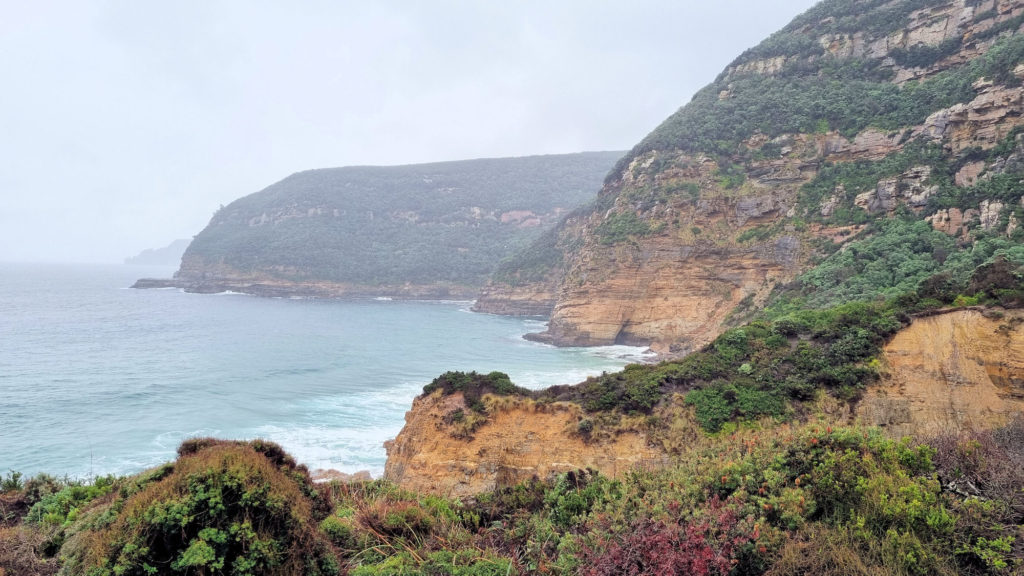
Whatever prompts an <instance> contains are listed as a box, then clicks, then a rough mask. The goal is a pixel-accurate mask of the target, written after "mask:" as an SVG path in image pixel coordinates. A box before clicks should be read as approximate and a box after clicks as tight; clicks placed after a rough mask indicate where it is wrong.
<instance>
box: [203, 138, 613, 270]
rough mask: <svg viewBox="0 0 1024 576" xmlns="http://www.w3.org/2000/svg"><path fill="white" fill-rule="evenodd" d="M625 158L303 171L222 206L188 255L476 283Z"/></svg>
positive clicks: (207, 261)
mask: <svg viewBox="0 0 1024 576" xmlns="http://www.w3.org/2000/svg"><path fill="white" fill-rule="evenodd" d="M620 155H621V153H617V152H598V153H584V154H572V155H561V156H535V157H526V158H508V159H497V160H471V161H464V162H445V163H438V164H423V165H415V166H395V167H350V168H332V169H324V170H311V171H307V172H301V173H298V174H294V175H292V176H289V177H288V178H286V179H284V180H282V181H281V182H278V183H277V184H274V185H272V186H270V187H268V188H266V189H264V190H262V191H260V192H257V193H255V194H251V195H249V196H246V197H244V198H241V199H239V200H236V201H235V202H232V203H231V204H229V205H228V206H226V207H224V208H222V209H221V210H219V211H218V212H217V214H215V215H214V217H213V219H212V220H211V222H210V224H209V225H208V226H207V227H206V228H205V229H204V230H203V231H202V232H200V233H199V235H197V236H196V238H195V239H194V240H193V242H192V244H191V245H190V246H189V248H188V250H187V252H186V255H185V259H186V261H189V262H192V264H193V265H198V266H200V267H201V266H216V267H220V266H224V267H227V268H228V269H234V270H237V271H239V272H242V273H251V272H255V273H259V274H262V275H268V276H270V277H277V278H283V279H287V280H296V281H315V280H330V281H336V282H350V283H355V284H361V285H371V286H375V285H382V284H387V285H395V284H397V285H401V284H404V283H406V282H412V283H419V284H430V283H450V284H455V285H461V286H480V285H482V284H483V283H484V282H485V281H486V279H487V276H488V275H489V274H490V273H491V272H493V271H494V270H495V268H496V266H497V264H498V262H500V261H502V260H503V259H504V258H506V257H509V256H510V255H512V254H513V253H514V252H515V251H516V250H517V249H519V248H525V247H526V246H528V245H529V244H530V243H531V242H532V241H534V240H536V239H537V238H538V237H539V236H540V234H541V233H542V232H543V231H544V230H547V229H549V228H550V227H551V226H553V225H554V224H555V222H556V220H557V216H558V215H560V213H561V212H562V211H564V210H566V209H571V208H574V207H576V206H579V205H581V204H583V203H585V202H587V201H589V200H591V199H593V198H594V195H595V194H596V192H597V190H598V188H599V187H600V183H601V179H602V178H603V177H604V175H605V173H606V172H607V171H608V169H609V167H610V166H611V165H612V163H613V162H614V161H615V160H616V159H617V158H618V157H619V156H620ZM516 212H520V213H525V212H532V213H533V214H536V215H538V216H539V217H541V218H542V219H543V222H541V221H539V220H538V221H537V222H529V223H527V222H526V220H529V219H530V218H531V217H530V216H524V217H523V218H525V219H526V220H520V219H517V218H518V216H517V215H516V214H515V213H516ZM503 215H509V216H508V217H507V218H506V221H505V222H502V220H501V217H502V216H503ZM534 223H537V224H541V225H538V226H533V225H532V224H534ZM546 257H548V255H542V258H546ZM201 271H202V269H200V270H195V269H188V270H184V271H183V272H184V274H185V276H188V274H189V273H194V274H198V273H199V272H201Z"/></svg>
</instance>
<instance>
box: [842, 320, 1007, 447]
mask: <svg viewBox="0 0 1024 576" xmlns="http://www.w3.org/2000/svg"><path fill="white" fill-rule="evenodd" d="M1022 324H1024V313H1022V312H1021V311H1011V312H1009V313H1005V314H1003V313H996V314H991V313H990V314H983V313H982V312H981V311H978V310H957V311H951V312H947V313H944V314H938V315H934V316H927V317H924V318H918V319H915V320H914V321H913V323H912V324H911V325H910V326H909V327H907V328H906V329H905V330H903V331H902V332H900V333H899V334H897V335H896V337H895V338H893V339H892V341H891V342H889V344H887V345H886V347H885V363H886V369H885V375H884V376H883V379H882V381H881V382H880V383H879V385H877V386H873V387H871V388H869V389H868V391H867V393H866V394H865V396H864V399H863V400H861V402H860V403H859V404H858V406H857V409H856V416H857V417H858V418H859V420H860V421H861V422H863V423H864V424H867V425H870V426H882V427H884V428H885V429H886V431H887V432H888V433H890V434H892V435H895V436H902V435H906V434H924V435H927V434H935V433H942V432H948V431H963V430H972V429H983V428H993V427H996V426H1001V425H1003V424H1006V423H1007V422H1008V421H1009V420H1011V419H1012V418H1013V417H1014V416H1019V415H1020V414H1024V327H1022Z"/></svg>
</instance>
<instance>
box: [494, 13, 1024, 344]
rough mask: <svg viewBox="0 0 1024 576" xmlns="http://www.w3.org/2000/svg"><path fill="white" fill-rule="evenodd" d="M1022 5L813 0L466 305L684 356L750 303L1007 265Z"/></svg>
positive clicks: (1022, 144) (1011, 244) (1016, 219)
mask: <svg viewBox="0 0 1024 576" xmlns="http://www.w3.org/2000/svg"><path fill="white" fill-rule="evenodd" d="M1022 23H1024V2H1021V1H1020V0H1000V1H993V0H987V1H981V2H979V1H967V0H955V1H940V0H931V1H925V0H898V1H880V0H860V1H856V2H849V1H832V0H829V1H826V2H823V3H821V4H819V5H817V6H816V7H814V8H813V9H811V10H809V11H808V12H807V13H805V14H803V15H801V16H800V17H798V18H797V19H795V20H794V21H793V22H792V23H791V24H790V25H788V26H787V27H785V28H784V29H783V30H781V31H779V32H778V33H776V34H774V35H772V36H771V37H770V38H768V39H767V40H765V41H764V42H762V43H761V44H760V45H758V46H757V47H755V48H752V49H750V50H748V51H747V52H745V53H744V54H743V55H741V56H740V57H739V58H738V59H736V60H735V61H734V62H733V63H732V64H731V65H730V66H729V67H728V68H727V69H726V70H725V71H723V72H722V74H721V75H720V76H719V77H718V78H717V79H715V81H714V82H713V83H711V84H710V85H708V86H707V87H705V88H704V89H703V90H701V91H700V92H698V93H697V94H696V95H695V96H694V98H693V100H692V101H691V102H690V103H688V104H687V105H686V106H684V107H682V108H681V109H680V110H679V111H678V112H676V113H675V114H673V115H672V116H671V117H669V118H668V119H667V120H666V121H665V122H664V123H663V124H662V125H661V126H659V127H657V128H656V129H655V130H654V131H653V132H652V133H651V134H650V135H648V136H647V137H646V138H645V139H644V140H643V141H642V142H640V143H639V144H638V145H637V146H636V147H634V148H633V150H632V151H631V152H630V153H629V154H627V155H626V156H624V157H623V158H622V159H621V160H620V161H619V163H618V164H617V166H616V168H615V170H613V171H612V173H611V174H610V175H609V177H608V178H607V180H606V181H605V184H604V187H603V189H602V190H601V193H600V195H599V197H598V199H597V200H596V201H595V202H594V203H593V204H591V205H590V206H589V207H588V208H585V209H581V210H578V211H576V212H575V213H573V214H572V215H570V216H569V217H568V218H567V219H566V220H564V221H563V222H562V224H561V225H560V226H559V227H558V228H557V229H555V230H553V231H552V232H551V233H549V234H546V235H544V236H542V237H541V238H540V239H539V240H538V241H536V242H535V243H534V244H533V245H532V246H531V247H530V248H528V249H527V250H525V251H522V252H520V253H518V254H517V255H516V256H515V257H513V258H512V259H510V260H509V261H507V262H506V263H505V264H504V265H503V266H502V267H501V268H499V270H498V271H497V272H496V274H495V276H494V279H493V281H492V282H491V283H490V284H489V285H488V286H487V287H486V288H485V290H484V291H483V294H482V296H481V298H480V299H479V300H478V302H477V309H478V310H481V311H494V312H504V313H515V312H518V311H527V312H532V311H536V310H549V311H551V321H550V324H549V328H548V330H547V331H546V332H545V333H543V334H541V335H539V336H538V338H539V339H541V340H544V341H548V342H553V343H555V344H560V345H602V344H611V343H624V344H653V345H654V347H655V348H656V349H657V350H658V351H659V352H661V353H663V354H665V355H668V356H679V355H684V354H686V353H688V352H691V351H694V350H697V349H699V348H701V347H702V346H704V345H705V344H707V343H708V342H710V341H712V340H713V339H714V338H715V337H716V336H718V335H719V334H721V333H722V332H723V331H724V330H725V329H727V328H728V327H730V326H736V325H739V324H740V323H742V322H743V321H744V320H746V319H751V318H753V317H754V316H755V315H756V314H757V313H759V311H761V310H763V309H765V308H766V307H769V308H770V307H773V306H774V307H775V309H776V310H781V309H783V308H787V307H789V308H792V309H798V308H806V307H812V308H819V307H828V306H833V305H837V304H841V303H844V302H849V301H854V300H870V299H873V298H875V297H878V296H880V295H881V296H893V295H895V294H898V293H901V292H905V291H907V290H911V289H913V288H914V287H915V286H917V285H918V283H920V282H921V281H923V280H925V279H926V278H928V277H931V276H933V275H935V274H940V273H947V274H949V275H950V276H951V277H952V278H954V280H955V283H963V282H964V281H965V279H966V277H967V275H968V274H970V272H971V270H973V269H974V267H976V266H977V265H979V264H981V263H983V262H985V261H987V260H989V259H991V258H992V257H993V255H995V254H996V253H997V252H1001V253H1006V254H1007V255H1008V257H1009V258H1010V259H1011V260H1012V261H1014V262H1017V263H1021V262H1024V249H1022V247H1021V240H1022V238H1024V229H1022V228H1021V226H1020V222H1021V220H1022V218H1024V204H1022V202H1024V189H1022V186H1021V185H1020V181H1021V178H1022V177H1024V163H1022V162H1021V158H1024V140H1021V139H1020V138H1018V135H1019V134H1020V130H1019V128H1018V127H1019V126H1020V125H1022V124H1024V117H1022V112H1024V108H1022V88H1021V78H1022V77H1024V66H1021V64H1022V56H1024V35H1021V34H1019V31H1020V29H1021V25H1022Z"/></svg>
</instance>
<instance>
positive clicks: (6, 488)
mask: <svg viewBox="0 0 1024 576" xmlns="http://www.w3.org/2000/svg"><path fill="white" fill-rule="evenodd" d="M22 477H23V474H22V473H21V472H15V471H14V470H10V471H8V472H7V475H6V476H4V477H3V478H0V492H15V491H19V490H21V489H22V488H23V487H24V482H22Z"/></svg>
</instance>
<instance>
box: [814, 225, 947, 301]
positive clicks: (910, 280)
mask: <svg viewBox="0 0 1024 576" xmlns="http://www.w3.org/2000/svg"><path fill="white" fill-rule="evenodd" d="M874 226H875V227H874V233H871V234H870V235H868V236H867V238H866V239H864V240H860V241H855V242H851V243H850V244H848V245H847V247H846V249H845V250H843V251H841V252H837V253H835V254H833V255H832V256H830V257H828V258H826V259H825V260H824V261H823V262H821V263H820V264H818V266H816V267H815V268H813V269H811V270H810V271H808V272H806V273H805V274H803V275H802V276H800V279H799V282H800V284H801V285H802V289H803V293H804V294H806V296H807V304H809V305H812V306H828V305H834V304H835V303H839V302H849V301H852V300H867V299H873V298H877V297H893V296H896V295H898V294H902V293H905V292H910V291H912V290H914V289H915V288H916V287H917V285H918V284H919V283H920V282H921V281H922V280H924V279H925V278H928V277H929V276H932V275H933V274H935V273H937V272H939V271H940V270H942V269H943V267H944V263H945V262H944V258H945V257H946V256H947V255H949V254H951V253H953V252H955V251H956V245H955V242H954V240H953V239H952V238H950V237H949V236H947V235H945V234H943V233H941V232H938V231H936V230H933V229H932V228H931V226H930V225H929V224H928V223H927V222H924V221H920V220H918V221H911V222H907V221H903V220H887V221H881V222H879V223H877V224H875V225H874Z"/></svg>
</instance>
